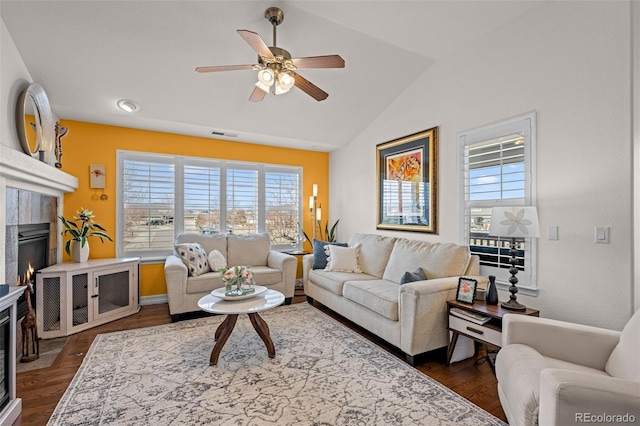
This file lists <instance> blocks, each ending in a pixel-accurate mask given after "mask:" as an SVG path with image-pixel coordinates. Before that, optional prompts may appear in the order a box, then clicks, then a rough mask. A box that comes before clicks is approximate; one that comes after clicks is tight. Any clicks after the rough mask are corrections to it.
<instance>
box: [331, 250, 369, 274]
mask: <svg viewBox="0 0 640 426" xmlns="http://www.w3.org/2000/svg"><path fill="white" fill-rule="evenodd" d="M324 252H325V254H326V255H327V267H326V268H324V270H325V271H335V272H356V273H360V272H362V271H361V270H360V267H359V266H358V253H359V252H360V244H359V243H358V244H356V246H355V247H340V246H335V245H330V244H329V245H326V246H324Z"/></svg>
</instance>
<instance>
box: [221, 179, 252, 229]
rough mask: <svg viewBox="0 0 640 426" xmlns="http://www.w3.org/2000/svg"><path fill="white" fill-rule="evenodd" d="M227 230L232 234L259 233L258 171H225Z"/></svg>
mask: <svg viewBox="0 0 640 426" xmlns="http://www.w3.org/2000/svg"><path fill="white" fill-rule="evenodd" d="M226 212H227V214H226V216H227V217H226V219H227V221H226V223H227V230H229V231H231V232H233V233H234V234H251V233H256V232H259V228H260V226H259V223H258V221H259V219H260V217H259V214H258V171H257V170H250V169H241V168H239V167H233V168H229V169H227V209H226Z"/></svg>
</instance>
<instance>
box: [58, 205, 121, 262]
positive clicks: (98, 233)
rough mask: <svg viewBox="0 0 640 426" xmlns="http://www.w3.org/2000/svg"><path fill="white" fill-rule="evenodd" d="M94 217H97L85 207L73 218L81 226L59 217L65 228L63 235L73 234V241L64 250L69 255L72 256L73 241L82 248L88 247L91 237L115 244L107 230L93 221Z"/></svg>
mask: <svg viewBox="0 0 640 426" xmlns="http://www.w3.org/2000/svg"><path fill="white" fill-rule="evenodd" d="M94 217H95V215H94V214H93V212H92V211H91V210H87V209H85V208H84V207H80V210H79V211H77V212H76V216H74V217H73V219H74V220H76V221H80V225H78V224H77V223H76V222H74V221H72V220H68V219H65V218H64V217H62V216H58V218H59V219H60V220H61V221H62V225H63V226H64V231H63V232H62V235H66V234H67V233H69V234H71V239H70V240H69V241H67V242H66V243H65V245H64V250H65V251H66V252H67V254H68V255H71V242H72V241H75V242H76V243H75V244H78V242H79V243H80V247H85V246H86V245H87V239H88V238H89V237H98V238H100V241H102V242H103V243H104V240H109V241H112V242H113V240H112V239H111V237H110V236H109V235H107V230H106V229H104V228H103V227H102V226H100V224H99V223H95V222H94V221H93V218H94ZM87 255H88V253H87Z"/></svg>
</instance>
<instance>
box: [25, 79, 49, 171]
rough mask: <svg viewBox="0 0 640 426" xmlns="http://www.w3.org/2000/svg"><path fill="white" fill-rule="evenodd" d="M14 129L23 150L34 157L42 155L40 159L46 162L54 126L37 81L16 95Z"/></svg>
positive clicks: (43, 94) (45, 96)
mask: <svg viewBox="0 0 640 426" xmlns="http://www.w3.org/2000/svg"><path fill="white" fill-rule="evenodd" d="M16 130H17V133H18V140H19V141H20V146H22V149H23V150H24V152H25V153H26V154H28V155H30V156H32V157H34V158H39V157H40V156H41V155H43V156H44V157H43V158H42V160H43V161H44V162H46V163H48V162H49V160H50V158H51V155H52V154H53V139H54V132H55V127H54V123H53V113H52V112H51V106H50V105H49V98H47V94H46V92H45V91H44V89H43V88H42V86H40V85H39V84H38V83H31V84H30V85H29V87H27V89H26V90H25V91H23V92H22V93H20V95H19V96H18V101H17V104H16ZM40 151H42V154H40Z"/></svg>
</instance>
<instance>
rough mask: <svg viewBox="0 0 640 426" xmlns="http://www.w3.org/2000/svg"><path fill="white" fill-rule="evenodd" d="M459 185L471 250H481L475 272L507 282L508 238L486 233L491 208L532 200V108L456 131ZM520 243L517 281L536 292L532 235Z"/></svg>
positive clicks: (533, 144) (465, 238) (466, 232)
mask: <svg viewBox="0 0 640 426" xmlns="http://www.w3.org/2000/svg"><path fill="white" fill-rule="evenodd" d="M458 140H459V143H460V157H461V170H462V173H461V174H462V177H461V181H462V186H463V188H462V189H463V191H462V194H463V206H464V209H463V211H464V214H463V218H462V229H463V235H464V240H465V243H466V244H469V247H470V248H471V253H472V254H475V255H478V256H480V273H481V274H482V275H484V276H487V275H495V276H496V278H497V281H498V282H499V283H503V284H505V285H508V279H509V276H510V274H509V271H508V269H509V267H510V266H511V265H510V264H509V257H510V256H509V248H510V244H511V241H510V239H501V238H499V237H493V236H490V235H489V226H490V225H491V224H490V220H491V209H492V207H496V206H529V205H535V186H534V182H535V161H534V157H535V114H533V113H532V114H528V115H526V116H521V117H517V118H514V119H511V120H506V121H504V122H501V123H497V124H494V125H490V126H485V127H482V128H479V129H474V130H470V131H468V132H463V133H461V134H459V135H458ZM516 243H517V244H518V246H519V250H518V259H519V261H520V264H519V265H518V269H519V272H518V287H519V288H520V289H521V290H522V291H523V293H525V294H535V292H536V287H537V286H536V281H535V270H536V267H535V265H536V239H535V238H523V239H521V240H520V241H518V240H516Z"/></svg>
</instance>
